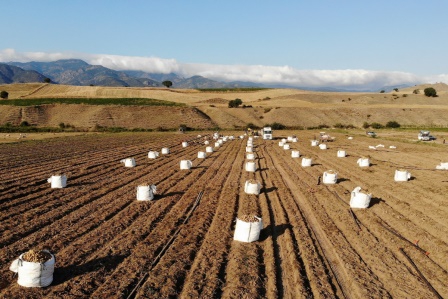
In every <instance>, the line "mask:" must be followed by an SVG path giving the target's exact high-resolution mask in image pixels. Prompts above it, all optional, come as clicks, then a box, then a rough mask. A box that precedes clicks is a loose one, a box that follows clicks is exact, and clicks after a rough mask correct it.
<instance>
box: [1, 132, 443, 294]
mask: <svg viewBox="0 0 448 299" xmlns="http://www.w3.org/2000/svg"><path fill="white" fill-rule="evenodd" d="M277 133H278V134H277V135H279V134H280V132H277ZM281 133H282V134H284V137H285V138H286V136H287V132H285V133H283V132H281ZM295 133H296V134H297V136H298V138H299V142H297V143H290V145H291V149H294V150H300V155H301V156H304V155H305V156H308V157H311V158H312V159H313V165H312V166H311V167H307V168H303V167H301V158H296V159H294V158H292V157H291V151H290V150H284V149H283V148H282V147H280V146H279V145H278V141H279V140H261V139H254V146H255V147H254V152H255V157H256V158H255V162H256V165H257V171H255V172H246V171H245V169H244V165H245V162H247V160H246V152H245V150H246V142H247V137H246V138H245V139H239V138H236V139H235V140H233V141H227V142H224V143H223V144H222V146H220V147H218V148H215V151H214V152H213V153H207V158H205V159H198V158H197V152H198V151H204V150H205V145H204V144H203V137H204V136H205V135H203V137H201V138H197V136H196V134H194V135H181V134H171V133H167V134H154V133H135V134H110V135H107V134H106V135H89V136H77V137H68V138H58V139H53V140H44V141H32V142H22V143H16V144H1V145H0V223H1V226H0V231H1V234H0V265H1V270H0V271H1V272H0V298H14V299H16V298H27V299H28V298H178V297H179V298H304V299H305V298H441V297H448V273H447V269H448V260H447V256H448V220H447V219H448V207H447V200H448V171H447V170H435V166H436V165H437V164H439V163H440V162H441V161H442V162H447V161H448V155H447V150H448V147H446V146H444V145H442V144H432V143H415V142H410V141H409V140H408V139H410V138H411V137H409V136H387V137H384V138H381V137H380V138H376V139H373V138H368V137H365V136H362V135H355V136H354V139H353V140H348V139H347V136H346V135H344V134H335V135H334V136H336V140H335V141H334V142H329V143H328V149H326V150H321V149H319V147H312V146H311V145H310V139H312V138H313V136H314V135H315V134H316V132H311V131H298V132H295ZM230 134H232V133H229V135H230ZM233 134H238V133H235V132H234V133H233ZM413 135H415V134H413ZM208 136H210V135H208ZM209 138H210V137H209ZM185 140H188V141H189V146H188V147H185V148H184V147H182V146H181V142H182V141H185ZM379 144H382V145H384V147H381V146H380V147H376V149H375V150H373V149H369V146H376V145H379ZM211 145H214V141H212V142H211ZM391 145H393V146H395V147H396V148H389V146H391ZM162 147H169V148H170V150H171V153H170V154H168V155H161V156H160V157H159V158H157V159H148V157H147V154H148V151H149V150H157V151H159V152H160V150H161V148H162ZM338 149H344V150H346V151H347V154H348V156H347V157H345V158H338V157H337V156H336V152H337V150H338ZM367 155H369V156H370V160H371V166H370V167H367V168H361V167H359V166H358V165H357V163H356V162H357V160H358V158H359V157H361V156H367ZM127 157H134V158H135V160H136V164H137V166H136V167H134V168H125V167H124V165H123V164H122V163H120V160H121V159H124V158H127ZM182 159H188V160H191V161H192V162H193V167H192V169H190V170H180V167H179V163H180V160H182ZM329 169H332V170H335V171H336V172H337V173H338V181H337V183H336V184H334V185H326V184H323V182H322V181H321V178H322V175H323V172H324V171H326V170H329ZM396 169H406V170H408V171H409V172H410V173H411V179H410V180H409V181H407V182H395V181H394V172H395V170H396ZM56 173H65V174H66V175H67V187H66V188H63V189H51V188H50V186H49V185H50V184H48V183H47V179H48V178H49V177H50V176H51V175H52V174H56ZM249 179H255V180H257V181H259V182H260V183H261V184H262V189H261V194H260V195H248V194H246V193H245V192H244V183H245V181H246V180H249ZM143 183H145V184H147V183H149V184H155V185H156V186H157V190H158V194H157V195H156V197H155V199H154V200H152V201H137V200H136V188H137V186H138V185H140V184H143ZM356 186H360V187H362V189H363V190H367V191H368V192H369V193H372V200H371V202H370V206H369V208H368V209H350V207H349V201H350V194H351V191H352V190H353V189H354V188H355V187H356ZM250 214H252V215H257V216H259V217H261V218H262V220H263V225H264V226H263V230H262V231H261V235H260V239H259V240H258V241H257V242H253V243H242V242H237V241H234V240H233V232H234V230H235V219H236V218H237V217H239V216H242V215H250ZM33 248H39V249H43V248H46V249H49V250H50V251H51V252H52V253H53V254H55V256H56V268H55V272H54V281H53V283H52V284H51V285H50V286H49V287H45V288H25V287H21V286H19V285H18V284H17V276H14V273H13V272H11V271H9V269H8V268H9V265H10V263H11V262H12V261H13V260H14V259H16V258H17V257H18V256H19V255H20V254H21V253H24V252H26V251H28V250H29V249H33ZM425 280H426V281H427V282H426V281H425ZM438 296H440V297H438Z"/></svg>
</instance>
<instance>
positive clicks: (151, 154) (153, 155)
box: [148, 151, 159, 159]
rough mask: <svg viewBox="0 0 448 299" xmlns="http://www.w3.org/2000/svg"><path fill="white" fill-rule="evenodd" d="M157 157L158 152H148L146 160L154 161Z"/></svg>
mask: <svg viewBox="0 0 448 299" xmlns="http://www.w3.org/2000/svg"><path fill="white" fill-rule="evenodd" d="M158 156H159V152H156V151H149V152H148V158H149V159H155V158H157V157H158Z"/></svg>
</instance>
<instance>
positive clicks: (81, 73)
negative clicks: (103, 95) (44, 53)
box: [9, 59, 162, 87]
mask: <svg viewBox="0 0 448 299" xmlns="http://www.w3.org/2000/svg"><path fill="white" fill-rule="evenodd" d="M9 65H14V66H17V67H20V68H22V69H24V70H35V71H37V72H39V73H42V74H44V75H45V76H47V77H48V78H50V79H51V81H52V82H54V83H58V84H67V85H78V86H88V85H99V86H132V87H145V86H150V87H157V86H162V84H161V83H160V82H157V81H155V80H151V79H148V78H135V77H131V76H128V75H127V74H126V73H125V72H119V71H114V70H111V69H108V68H106V67H103V66H100V65H90V64H88V63H86V62H85V61H82V60H79V59H64V60H58V61H53V62H35V61H33V62H25V63H22V62H10V63H9Z"/></svg>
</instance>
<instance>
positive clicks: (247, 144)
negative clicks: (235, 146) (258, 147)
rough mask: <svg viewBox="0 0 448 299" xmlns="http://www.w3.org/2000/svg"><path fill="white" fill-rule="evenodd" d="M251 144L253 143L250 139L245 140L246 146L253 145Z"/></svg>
mask: <svg viewBox="0 0 448 299" xmlns="http://www.w3.org/2000/svg"><path fill="white" fill-rule="evenodd" d="M253 145H254V143H253V142H252V141H248V142H246V146H253Z"/></svg>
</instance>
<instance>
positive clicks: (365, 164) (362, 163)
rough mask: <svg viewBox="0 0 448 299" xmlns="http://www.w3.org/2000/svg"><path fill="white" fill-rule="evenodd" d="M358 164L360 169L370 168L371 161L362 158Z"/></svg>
mask: <svg viewBox="0 0 448 299" xmlns="http://www.w3.org/2000/svg"><path fill="white" fill-rule="evenodd" d="M356 163H358V165H359V167H369V166H370V159H369V158H364V157H361V158H359V159H358V161H356Z"/></svg>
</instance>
